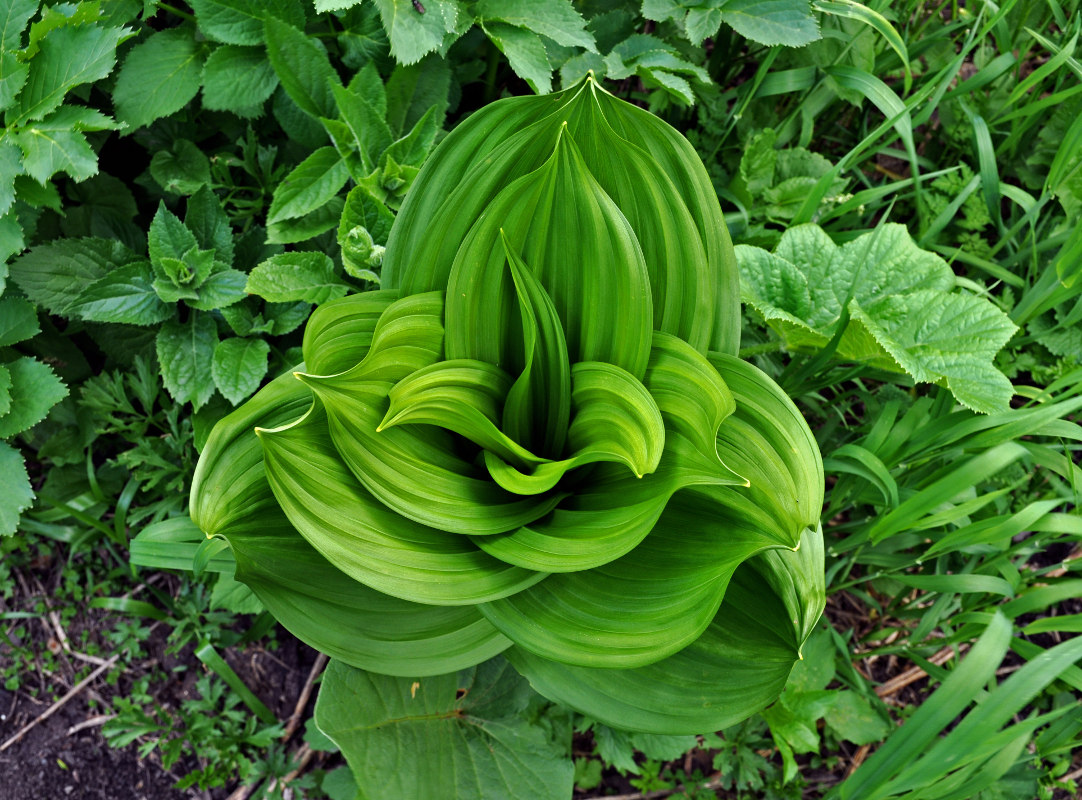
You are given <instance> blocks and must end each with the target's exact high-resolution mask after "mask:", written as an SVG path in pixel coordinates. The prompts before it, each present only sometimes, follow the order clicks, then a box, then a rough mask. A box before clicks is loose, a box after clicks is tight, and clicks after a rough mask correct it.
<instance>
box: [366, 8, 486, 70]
mask: <svg viewBox="0 0 1082 800" xmlns="http://www.w3.org/2000/svg"><path fill="white" fill-rule="evenodd" d="M375 3H376V7H377V8H378V9H379V15H380V18H381V19H382V20H383V28H384V30H386V31H387V37H388V38H389V39H390V40H391V55H392V56H393V57H394V59H395V61H397V62H398V63H399V64H407V65H408V64H413V63H414V62H416V61H420V60H421V59H422V58H423V57H424V56H426V55H428V54H429V53H432V52H439V53H441V54H442V53H443V52H445V51H446V48H447V47H449V46H450V44H451V42H453V41H454V40H455V39H457V38H458V36H459V34H460V33H463V32H464V31H465V29H466V28H467V27H468V22H469V18H468V16H467V14H466V11H465V9H463V8H462V6H461V4H460V3H458V2H457V0H429V2H428V3H425V4H424V8H425V13H424V14H421V13H420V12H418V11H417V9H415V8H414V7H413V3H412V2H411V0H375Z"/></svg>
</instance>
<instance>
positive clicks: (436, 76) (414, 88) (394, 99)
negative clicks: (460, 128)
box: [386, 54, 451, 133]
mask: <svg viewBox="0 0 1082 800" xmlns="http://www.w3.org/2000/svg"><path fill="white" fill-rule="evenodd" d="M450 89H451V68H450V66H449V65H448V63H447V61H446V59H443V58H440V57H439V56H438V55H436V54H432V55H429V56H426V57H425V58H423V59H421V61H420V62H418V63H416V64H410V65H409V66H406V65H404V64H397V65H395V68H394V71H393V72H392V73H391V77H390V78H388V79H387V86H386V92H387V124H388V125H389V126H390V127H391V130H392V131H396V132H399V133H400V132H402V131H405V130H409V129H410V128H412V127H413V126H414V125H416V124H417V120H419V119H420V118H421V117H423V116H424V115H425V114H427V113H428V112H429V110H430V109H435V112H434V113H435V116H436V126H437V127H438V128H439V127H443V119H444V116H445V115H446V113H447V102H448V101H447V95H448V93H449V92H450Z"/></svg>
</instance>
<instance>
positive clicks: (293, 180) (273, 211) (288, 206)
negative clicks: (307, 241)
mask: <svg viewBox="0 0 1082 800" xmlns="http://www.w3.org/2000/svg"><path fill="white" fill-rule="evenodd" d="M348 180H349V169H348V168H347V167H346V162H345V161H343V160H342V157H341V156H340V155H339V154H338V151H337V150H335V149H334V148H333V147H321V148H319V149H318V150H316V151H315V152H314V153H312V155H310V156H308V158H306V159H304V161H302V162H301V163H300V164H298V165H297V167H296V168H295V169H294V170H293V171H292V172H290V173H289V174H288V175H286V176H285V178H283V179H282V182H281V183H279V184H278V186H277V187H276V188H275V190H274V197H273V199H272V200H271V206H270V211H268V212H267V222H268V223H272V224H273V223H275V222H278V221H280V220H284V219H295V218H296V217H303V216H304V215H305V214H309V213H311V212H312V211H315V210H316V209H317V208H321V207H322V206H324V205H326V203H327V201H328V200H330V199H331V198H332V197H335V196H337V195H338V192H339V190H340V189H341V188H342V187H343V186H345V185H346V181H348Z"/></svg>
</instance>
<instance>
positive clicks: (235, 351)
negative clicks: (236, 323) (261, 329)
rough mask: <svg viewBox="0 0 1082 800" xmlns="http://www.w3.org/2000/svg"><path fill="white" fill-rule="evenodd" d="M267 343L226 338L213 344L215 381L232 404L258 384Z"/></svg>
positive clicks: (264, 362)
mask: <svg viewBox="0 0 1082 800" xmlns="http://www.w3.org/2000/svg"><path fill="white" fill-rule="evenodd" d="M269 352H270V345H268V344H267V343H266V342H265V341H264V340H263V339H240V338H235V339H225V340H223V341H221V342H219V343H218V346H217V347H215V348H214V361H213V363H212V368H211V369H212V374H213V376H214V384H215V385H216V386H217V387H218V391H219V392H221V393H222V396H223V397H225V399H226V400H228V401H229V402H230V403H232V404H233V405H237V403H239V402H240V401H241V400H243V399H245V398H246V397H248V396H249V395H250V394H252V393H253V392H254V391H255V390H256V389H258V388H259V382H260V381H261V380H263V376H264V375H266V374H267V354H268V353H269Z"/></svg>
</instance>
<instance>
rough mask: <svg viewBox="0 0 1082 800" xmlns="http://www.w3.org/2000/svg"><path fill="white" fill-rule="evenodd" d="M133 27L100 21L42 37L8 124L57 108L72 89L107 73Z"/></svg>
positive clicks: (20, 121)
mask: <svg viewBox="0 0 1082 800" xmlns="http://www.w3.org/2000/svg"><path fill="white" fill-rule="evenodd" d="M130 33H131V31H130V30H129V29H128V28H106V27H100V26H97V25H81V26H76V27H67V28H57V29H56V30H54V31H50V32H49V34H48V35H47V36H46V37H45V38H44V39H42V40H41V44H40V52H39V53H38V54H37V55H36V56H34V58H33V59H32V60H31V62H30V74H29V77H28V78H27V79H26V84H25V86H23V90H22V93H21V94H20V95H19V102H18V105H17V106H16V107H15V112H14V119H9V120H8V124H9V125H10V124H12V123H13V122H14V123H22V122H26V121H28V120H37V119H41V118H42V117H44V116H45V115H46V114H48V113H49V112H50V111H52V110H54V109H55V108H57V107H58V106H59V105H60V103H61V102H62V101H63V99H64V95H66V94H67V93H68V92H69V91H71V90H72V89H74V88H75V87H76V86H79V85H81V84H84V83H92V82H93V81H98V80H101V79H102V78H104V77H105V76H106V75H108V74H109V73H110V72H111V71H112V69H113V65H114V64H115V63H116V47H117V44H119V43H120V41H121V40H122V39H124V38H125V37H126V36H128V35H129V34H130Z"/></svg>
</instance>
